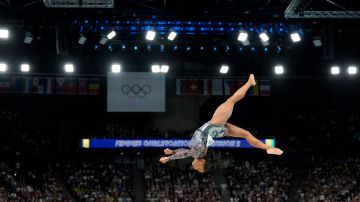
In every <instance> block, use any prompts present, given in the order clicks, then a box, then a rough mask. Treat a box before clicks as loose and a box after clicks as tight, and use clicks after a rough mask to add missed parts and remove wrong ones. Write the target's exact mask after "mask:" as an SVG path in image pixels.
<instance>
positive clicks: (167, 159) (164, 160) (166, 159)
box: [160, 157, 170, 163]
mask: <svg viewBox="0 0 360 202" xmlns="http://www.w3.org/2000/svg"><path fill="white" fill-rule="evenodd" d="M168 161H170V158H169V157H162V158H161V159H160V162H161V163H167V162H168Z"/></svg>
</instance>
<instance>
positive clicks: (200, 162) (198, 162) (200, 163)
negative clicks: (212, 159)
mask: <svg viewBox="0 0 360 202" xmlns="http://www.w3.org/2000/svg"><path fill="white" fill-rule="evenodd" d="M205 162H206V161H205V159H194V161H193V162H192V166H193V168H194V169H195V170H197V171H199V172H200V173H203V172H205Z"/></svg>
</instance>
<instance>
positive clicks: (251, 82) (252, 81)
mask: <svg viewBox="0 0 360 202" xmlns="http://www.w3.org/2000/svg"><path fill="white" fill-rule="evenodd" d="M248 82H249V83H250V84H251V85H252V86H255V85H256V81H255V77H254V74H250V76H249V80H248Z"/></svg>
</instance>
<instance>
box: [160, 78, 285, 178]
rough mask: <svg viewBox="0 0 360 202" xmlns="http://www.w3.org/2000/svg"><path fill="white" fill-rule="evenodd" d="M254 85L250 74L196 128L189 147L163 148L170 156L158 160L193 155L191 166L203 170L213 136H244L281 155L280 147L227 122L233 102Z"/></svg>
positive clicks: (253, 143)
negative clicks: (204, 121)
mask: <svg viewBox="0 0 360 202" xmlns="http://www.w3.org/2000/svg"><path fill="white" fill-rule="evenodd" d="M255 85H256V81H255V78H254V75H253V74H250V76H249V79H248V81H247V82H246V84H244V85H243V86H242V87H241V88H239V89H238V90H237V91H236V92H235V93H234V95H232V96H231V97H230V98H228V99H227V100H226V101H225V102H224V103H222V104H221V105H220V106H219V107H218V108H217V109H216V111H215V113H214V114H213V117H212V118H211V120H210V121H209V122H207V123H205V124H204V125H202V126H201V127H200V128H198V129H196V131H195V132H194V134H193V136H192V138H191V140H190V144H189V146H190V149H175V150H171V149H165V150H164V153H165V154H166V155H170V156H167V157H162V158H161V159H160V162H161V163H166V162H168V161H170V160H175V159H182V158H187V157H193V158H194V160H193V162H192V166H193V168H194V169H195V170H197V171H199V172H205V163H206V161H205V157H206V153H207V148H208V146H210V145H211V144H212V143H213V142H214V140H213V139H214V138H221V137H224V136H231V137H240V138H245V139H246V140H247V141H248V142H249V143H250V145H252V146H253V147H256V148H260V149H264V150H266V152H267V153H268V154H275V155H281V154H282V153H283V151H282V150H281V149H279V148H275V147H271V146H269V145H266V144H264V143H262V142H261V141H260V140H258V139H256V138H255V137H254V136H253V135H252V134H251V133H250V132H249V131H246V130H244V129H242V128H239V127H237V126H235V125H233V124H230V123H227V121H228V119H229V118H230V116H231V114H232V111H233V108H234V105H235V103H237V102H238V101H239V100H241V99H242V98H243V97H244V96H245V94H246V92H247V91H248V90H249V88H250V87H252V86H255Z"/></svg>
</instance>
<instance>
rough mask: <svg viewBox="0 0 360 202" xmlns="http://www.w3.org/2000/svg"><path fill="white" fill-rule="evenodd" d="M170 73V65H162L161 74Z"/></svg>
mask: <svg viewBox="0 0 360 202" xmlns="http://www.w3.org/2000/svg"><path fill="white" fill-rule="evenodd" d="M168 71H169V65H161V67H160V72H161V73H167V72H168Z"/></svg>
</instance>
